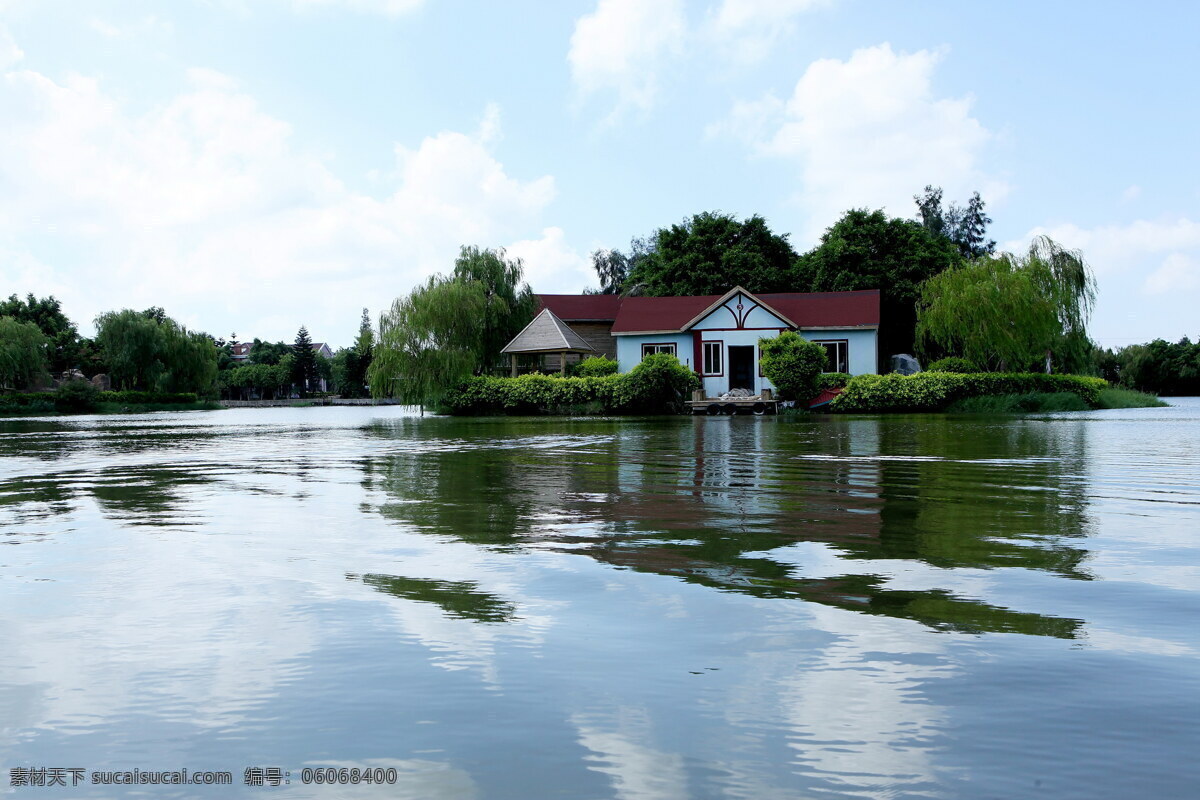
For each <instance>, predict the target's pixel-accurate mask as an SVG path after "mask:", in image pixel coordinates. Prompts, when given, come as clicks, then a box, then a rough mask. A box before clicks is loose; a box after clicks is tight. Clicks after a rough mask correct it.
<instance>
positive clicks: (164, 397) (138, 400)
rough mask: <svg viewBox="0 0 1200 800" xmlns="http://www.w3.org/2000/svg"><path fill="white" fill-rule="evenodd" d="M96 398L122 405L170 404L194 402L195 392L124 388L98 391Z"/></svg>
mask: <svg viewBox="0 0 1200 800" xmlns="http://www.w3.org/2000/svg"><path fill="white" fill-rule="evenodd" d="M96 399H97V400H98V401H99V402H101V403H120V404H122V405H146V404H158V405H172V404H175V403H195V402H196V401H197V399H198V398H197V396H196V393H195V392H143V391H139V390H137V389H125V390H122V391H119V392H100V393H99V394H98V395H97V397H96Z"/></svg>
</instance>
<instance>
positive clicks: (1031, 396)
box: [946, 392, 1088, 414]
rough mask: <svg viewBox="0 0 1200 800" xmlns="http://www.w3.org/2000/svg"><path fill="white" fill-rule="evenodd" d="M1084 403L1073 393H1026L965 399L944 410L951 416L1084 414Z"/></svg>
mask: <svg viewBox="0 0 1200 800" xmlns="http://www.w3.org/2000/svg"><path fill="white" fill-rule="evenodd" d="M1087 410H1088V404H1087V403H1085V402H1084V401H1083V398H1082V397H1080V396H1079V395H1077V394H1075V393H1074V392H1029V393H1027V394H992V395H984V396H982V397H965V398H963V399H962V400H956V401H954V402H953V403H951V404H950V405H949V407H947V409H946V411H947V412H948V413H951V414H1029V413H1036V412H1048V411H1087Z"/></svg>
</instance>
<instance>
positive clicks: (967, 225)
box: [913, 186, 996, 258]
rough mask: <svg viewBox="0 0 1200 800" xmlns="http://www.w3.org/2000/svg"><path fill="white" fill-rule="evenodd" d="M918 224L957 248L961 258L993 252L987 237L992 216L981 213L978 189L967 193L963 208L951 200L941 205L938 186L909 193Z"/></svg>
mask: <svg viewBox="0 0 1200 800" xmlns="http://www.w3.org/2000/svg"><path fill="white" fill-rule="evenodd" d="M913 200H914V201H916V204H917V216H918V217H919V218H920V221H921V225H922V226H923V227H924V228H925V229H926V230H928V231H929V232H930V233H932V234H933V235H934V236H942V237H945V238H947V239H949V240H950V241H952V242H954V244H955V245H956V246H957V247H958V249H959V252H960V253H961V254H962V256H963V257H964V258H979V257H980V256H984V255H991V254H992V253H994V252H996V242H995V241H993V240H991V239H988V238H987V226H988V225H990V224H991V223H992V218H991V217H989V216H988V215H987V214H985V213H984V211H983V209H984V202H983V199H982V198H981V197H980V196H979V192H975V193H974V194H973V195H971V199H970V200H968V201H967V205H966V206H965V207H963V206H959V205H957V204H955V203H951V204H950V206H949V207H948V208H946V209H943V208H942V189H941V187H940V186H939V187H934V186H926V187H925V193H924V194H920V195H913Z"/></svg>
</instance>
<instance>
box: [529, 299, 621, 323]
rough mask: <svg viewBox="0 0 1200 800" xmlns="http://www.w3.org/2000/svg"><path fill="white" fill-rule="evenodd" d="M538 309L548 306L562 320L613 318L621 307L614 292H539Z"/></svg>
mask: <svg viewBox="0 0 1200 800" xmlns="http://www.w3.org/2000/svg"><path fill="white" fill-rule="evenodd" d="M537 299H538V310H539V311H540V310H541V309H543V308H548V309H550V311H552V312H553V313H554V316H556V317H558V318H559V319H561V320H564V321H571V322H583V321H584V320H590V321H591V320H614V319H616V318H617V311H618V310H619V309H620V308H621V296H620V295H616V294H539V295H538V296H537Z"/></svg>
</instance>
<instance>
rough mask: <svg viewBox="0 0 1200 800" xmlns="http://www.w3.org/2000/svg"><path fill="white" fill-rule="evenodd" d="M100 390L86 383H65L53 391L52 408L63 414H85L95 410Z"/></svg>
mask: <svg viewBox="0 0 1200 800" xmlns="http://www.w3.org/2000/svg"><path fill="white" fill-rule="evenodd" d="M99 397H100V390H99V389H97V388H96V387H95V386H92V385H91V384H90V383H88V382H87V381H67V382H66V383H64V384H63V385H62V386H59V387H58V388H57V389H55V390H54V408H55V409H56V410H58V411H61V412H63V413H65V414H85V413H87V412H88V411H95V410H96V402H97V400H98V399H99Z"/></svg>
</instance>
